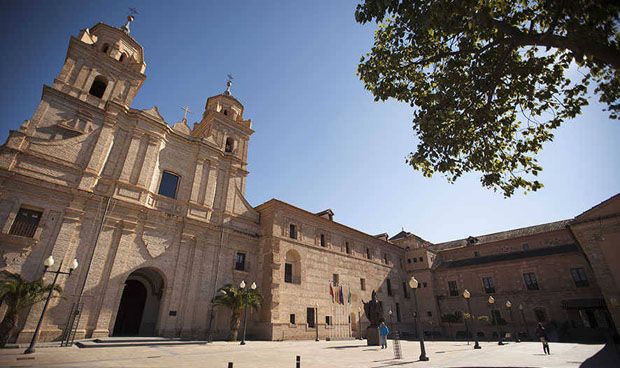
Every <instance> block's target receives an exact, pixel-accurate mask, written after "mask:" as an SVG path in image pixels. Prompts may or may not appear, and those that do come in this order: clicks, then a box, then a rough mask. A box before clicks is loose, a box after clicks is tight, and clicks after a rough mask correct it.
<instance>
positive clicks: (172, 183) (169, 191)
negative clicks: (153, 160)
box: [158, 171, 179, 198]
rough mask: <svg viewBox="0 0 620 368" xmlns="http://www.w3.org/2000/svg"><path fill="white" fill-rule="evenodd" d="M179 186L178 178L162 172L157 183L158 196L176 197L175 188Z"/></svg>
mask: <svg viewBox="0 0 620 368" xmlns="http://www.w3.org/2000/svg"><path fill="white" fill-rule="evenodd" d="M178 186H179V176H178V175H175V174H173V173H171V172H168V171H164V172H163V173H162V174H161V181H160V182H159V192H158V193H159V194H160V195H163V196H165V197H168V198H176V197H177V187H178Z"/></svg>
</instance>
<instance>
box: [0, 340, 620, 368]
mask: <svg viewBox="0 0 620 368" xmlns="http://www.w3.org/2000/svg"><path fill="white" fill-rule="evenodd" d="M401 346H402V352H403V359H400V360H395V359H393V357H394V355H393V350H392V342H391V341H390V346H389V349H387V350H381V349H379V348H378V347H369V346H366V345H365V341H354V340H353V341H329V342H327V341H320V342H314V341H285V342H264V341H249V342H248V343H247V345H245V346H240V345H239V344H238V343H230V342H214V343H210V344H207V345H185V346H146V347H145V346H141V347H114V348H95V349H79V348H77V347H70V348H60V347H41V348H38V349H37V352H36V353H35V354H32V355H23V354H22V352H23V349H0V366H10V367H12V366H16V367H17V366H19V367H205V368H220V367H222V368H227V367H228V362H233V363H234V368H294V367H295V357H296V355H300V356H301V367H302V368H330V367H338V368H347V367H351V368H353V367H355V368H359V367H372V368H387V367H399V368H401V367H402V368H407V367H583V368H588V367H597V368H598V367H620V361H618V360H615V361H614V359H618V357H617V355H615V354H614V353H611V350H610V349H608V348H604V345H600V344H593V345H586V344H567V343H552V344H551V355H544V354H543V351H542V347H541V345H540V344H539V343H534V342H523V343H520V344H514V343H510V344H508V345H505V346H498V345H497V344H495V343H482V349H481V350H473V346H472V345H467V344H466V343H465V342H445V341H444V342H427V343H426V350H427V354H428V356H429V358H430V361H428V362H420V361H418V356H419V354H420V351H419V344H418V343H417V342H415V341H401Z"/></svg>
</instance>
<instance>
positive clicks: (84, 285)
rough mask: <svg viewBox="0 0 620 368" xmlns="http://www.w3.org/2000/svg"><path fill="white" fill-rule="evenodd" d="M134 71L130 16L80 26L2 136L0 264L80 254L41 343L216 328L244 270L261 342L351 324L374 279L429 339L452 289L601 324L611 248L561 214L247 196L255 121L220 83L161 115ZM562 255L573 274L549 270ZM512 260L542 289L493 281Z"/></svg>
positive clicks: (357, 322)
mask: <svg viewBox="0 0 620 368" xmlns="http://www.w3.org/2000/svg"><path fill="white" fill-rule="evenodd" d="M145 70H146V63H145V60H144V52H143V49H142V47H141V46H140V45H139V44H138V43H137V42H136V40H135V39H134V38H133V37H132V36H130V34H129V27H128V25H126V26H124V27H121V28H115V27H112V26H109V25H106V24H103V23H98V24H96V25H95V26H93V27H92V28H90V29H85V30H82V31H81V32H80V33H79V35H78V36H77V37H71V39H70V42H69V48H68V51H67V56H66V59H65V63H64V65H63V67H62V69H61V71H60V73H59V74H58V76H57V77H56V78H55V79H54V82H53V84H52V85H51V86H44V87H43V93H42V97H41V102H40V103H39V106H38V107H37V109H36V111H35V113H34V115H33V116H32V118H31V119H30V120H26V121H25V122H24V123H23V124H22V125H21V127H20V128H19V130H16V131H11V132H10V134H9V137H8V139H7V141H6V143H5V144H4V145H3V146H2V147H1V148H0V227H1V232H0V239H1V240H2V243H1V245H0V269H2V270H7V271H10V272H15V273H19V274H21V275H22V276H23V277H24V278H26V279H30V280H32V279H36V278H39V277H41V276H45V277H46V278H48V277H49V276H46V275H45V274H44V268H43V261H44V260H45V259H46V258H47V257H49V256H50V255H51V256H53V258H54V259H55V260H56V264H55V265H54V267H53V268H54V269H55V268H56V267H58V264H60V263H61V261H62V262H64V264H65V265H67V264H69V263H70V261H71V260H72V259H74V258H75V259H77V260H78V262H79V264H80V266H79V267H78V269H77V270H76V271H75V272H74V273H73V274H72V275H70V276H68V277H61V278H60V285H61V286H62V288H63V290H64V291H63V298H58V299H54V300H53V301H52V303H51V305H50V308H49V309H48V311H47V313H46V318H45V320H44V323H43V328H42V330H41V340H57V339H60V338H62V337H66V336H68V335H72V334H75V338H78V339H79V338H91V337H105V336H166V337H183V338H194V339H222V338H225V337H226V336H227V335H228V333H229V327H228V326H229V323H228V318H229V312H228V311H227V310H225V309H218V308H213V306H212V305H211V300H212V298H213V297H214V296H215V295H216V292H217V290H218V289H219V288H220V287H222V286H224V285H225V284H229V283H230V284H236V285H238V284H239V283H240V282H241V281H245V282H246V283H251V282H256V284H257V285H258V290H259V291H260V292H261V294H262V295H263V297H264V304H263V307H262V308H261V309H260V310H259V311H258V312H256V313H253V314H251V315H250V316H249V320H248V336H250V337H253V338H257V339H266V340H285V339H314V338H315V337H316V336H319V337H320V338H321V339H324V338H328V337H329V338H334V339H336V338H351V337H359V336H363V335H365V328H366V326H367V323H368V322H367V320H366V319H365V317H364V316H363V302H364V301H368V300H369V299H370V298H371V293H372V291H373V290H375V291H377V292H378V295H379V300H380V301H381V303H382V304H383V309H384V311H385V312H386V316H385V318H386V320H388V321H389V322H390V323H392V324H393V325H395V326H396V327H397V328H398V329H399V330H401V331H403V333H405V334H406V333H407V332H410V333H411V334H415V332H414V330H415V328H414V327H416V325H415V322H416V321H417V323H418V324H419V325H420V326H421V330H422V331H424V333H425V334H428V335H430V336H433V335H435V334H439V335H442V336H452V335H457V334H458V333H459V332H462V330H463V329H464V327H463V325H462V322H463V321H462V319H461V322H459V321H458V318H457V320H456V322H454V323H452V324H450V325H449V326H446V318H444V317H445V316H446V315H448V314H453V313H456V312H462V311H463V300H462V298H460V295H461V293H462V291H463V289H464V288H469V289H470V290H469V291H471V293H472V295H473V299H472V301H473V303H472V305H473V307H474V308H475V312H474V314H477V315H480V314H485V313H486V314H488V315H492V316H495V315H496V314H497V313H499V315H497V318H498V320H500V319H502V318H503V319H506V315H505V313H504V314H502V313H500V312H493V308H491V310H489V311H487V310H486V309H485V308H486V305H485V304H484V300H483V299H486V296H487V295H496V296H497V297H498V302H499V301H500V300H499V299H501V302H502V303H503V302H504V299H506V298H508V297H510V298H512V299H513V301H514V303H515V305H518V304H519V303H525V305H526V306H527V308H528V309H527V311H526V312H527V316H526V313H525V312H524V313H523V316H524V319H523V321H524V322H526V323H525V324H526V325H527V323H530V324H532V323H534V322H535V321H537V320H541V318H539V317H541V316H542V315H543V314H541V313H540V312H537V310H540V309H541V308H542V309H543V312H542V313H546V315H550V314H553V316H554V318H555V319H554V321H558V324H559V325H563V323H564V322H567V321H570V320H571V319H574V318H577V317H579V318H580V319H579V320H580V321H583V322H582V323H581V324H579V323H578V324H577V325H574V326H573V325H570V326H569V327H568V329H569V330H571V329H572V330H576V329H584V328H591V329H596V328H599V327H600V328H601V329H604V328H608V329H609V328H613V320H612V319H613V318H617V307H618V306H617V305H615V306H614V304H613V303H614V300H615V301H617V297H618V295H617V293H618V288H617V286H616V285H617V284H615V281H613V277H612V281H613V282H614V284H613V285H612V287H610V286H607V287H606V290H608V293H609V295H607V294H606V295H605V296H603V295H602V292H601V290H600V288H599V286H598V284H597V280H598V278H599V277H600V276H599V274H600V275H607V274H609V272H611V273H612V274H613V273H614V272H617V270H616V269H615V268H617V265H616V266H615V267H614V266H609V264H607V263H605V262H606V261H605V260H606V259H609V257H615V256H614V255H613V254H615V253H613V252H614V250H612V251H611V252H612V255H609V254H604V255H603V256H602V258H601V257H599V256H597V257H598V258H597V257H594V258H596V259H595V260H594V261H593V262H592V261H591V259H590V258H588V257H589V255H588V254H589V253H588V252H589V251H591V252H597V249H602V248H600V247H599V248H596V246H598V245H597V244H598V243H596V244H594V243H593V244H594V245H588V246H587V247H586V248H587V249H589V250H588V251H584V250H583V249H584V248H583V247H584V246H583V244H582V243H584V242H586V243H587V242H590V241H591V239H590V237H587V239H586V238H584V239H585V240H577V238H575V235H574V233H571V229H570V227H567V226H569V225H570V224H571V223H573V222H571V221H567V222H566V223H564V222H563V223H559V224H548V225H545V226H543V225H541V226H539V227H537V230H532V229H530V230H523V231H521V232H519V231H513V232H512V233H510V232H506V233H507V234H504V236H503V237H499V238H498V237H493V236H483V237H478V239H477V240H475V241H473V240H463V241H456V242H450V243H445V244H431V243H429V242H427V241H425V240H423V239H420V238H418V237H416V236H415V235H413V234H410V233H406V232H404V231H403V233H401V234H398V235H397V236H394V237H392V238H391V239H390V238H388V236H387V234H381V235H377V236H373V235H369V234H366V233H364V232H361V231H359V230H356V229H353V228H350V227H347V226H345V225H343V224H340V223H338V222H336V221H334V218H333V216H334V213H333V212H332V211H331V210H325V211H322V212H319V213H312V212H308V211H305V210H303V209H300V208H297V207H295V206H292V205H290V204H287V203H285V202H282V201H279V200H276V199H272V200H270V201H268V202H266V203H263V204H261V205H259V206H257V207H253V206H252V205H250V204H249V203H248V202H247V200H246V199H245V197H244V194H245V190H246V178H247V175H248V167H247V166H248V164H247V161H248V144H249V141H250V137H251V135H252V133H253V130H252V122H251V120H249V119H247V117H246V116H245V115H244V113H245V111H244V106H243V105H242V104H241V103H240V102H239V101H238V100H237V99H236V98H235V97H234V96H233V95H232V93H231V90H230V83H229V85H228V88H227V89H226V90H225V91H224V92H223V93H221V94H218V95H215V96H212V97H209V98H207V101H206V104H205V110H204V113H203V114H202V118H201V120H200V122H199V123H197V124H195V125H194V126H193V127H191V128H190V127H189V126H188V124H187V121H186V119H183V120H182V121H180V122H178V123H176V124H174V125H172V126H170V125H168V124H167V123H166V122H165V120H164V119H163V118H162V116H161V115H160V114H159V112H158V111H157V108H156V107H153V108H151V109H147V110H138V109H134V108H132V107H131V104H132V100H133V98H134V97H135V96H136V94H137V93H138V91H139V89H140V87H141V86H142V84H143V83H144V81H145V79H146V76H145ZM615 198H616V199H614V202H613V205H612V208H613V210H612V211H611V215H609V214H606V216H607V217H606V221H608V222H607V223H608V226H607V225H606V227H605V229H606V230H605V231H606V234H616V235H609V236H608V237H607V239H617V238H613V236H617V234H618V233H620V231H619V230H618V220H617V217H618V214H619V213H620V211H619V210H618V206H617V202H618V200H617V197H615ZM596 218H598V217H596ZM610 221H611V222H610ZM584 226H585V227H584V228H588V229H591V227H588V226H586V225H584ZM528 229H529V228H528ZM508 233H509V234H508ZM571 234H572V235H571ZM584 236H585V235H584ZM588 236H589V235H588ZM526 238H527V239H530V240H527V239H526ZM523 239H526V240H523ZM536 239H538V240H536ZM612 241H615V240H612ZM472 242H473V243H472ZM524 242H527V243H528V248H527V249H525V248H524V246H523V243H524ZM519 247H521V248H519ZM474 248H475V249H476V250H475V251H474V250H473V249H474ZM545 249H546V250H545ZM549 249H550V250H549ZM605 249H609V247H607V248H605ZM472 252H479V253H480V254H477V255H475V254H473V253H472ZM531 252H534V253H531ZM470 253H471V254H470ZM500 253H501V254H500ZM516 253H519V254H521V253H523V254H525V255H523V254H521V255H520V256H518V255H515V254H516ZM498 255H500V257H498ZM501 255H503V257H504V258H502V257H501ZM485 257H486V258H485ZM489 257H490V258H489ZM472 259H473V260H472ZM412 260H415V262H413V261H412ZM468 260H469V261H468ZM481 260H482V261H481ZM558 264H561V265H562V267H563V269H564V268H565V269H566V272H567V273H566V274H563V276H562V277H559V276H558V277H555V276H553V275H549V276H548V277H547V275H546V273H548V272H550V268H549V266H553V267H557V266H558ZM599 265H600V266H599ZM604 265H607V266H605V267H607V268H606V269H605V268H604V267H603V266H604ZM500 266H501V267H504V270H503V271H501V270H500V269H501V267H500ZM498 267H500V268H498ZM573 270H577V271H573ZM601 270H603V271H601ZM604 270H607V271H604ZM509 271H514V272H517V276H518V277H517V278H518V279H519V280H520V279H521V277H522V276H521V274H534V276H531V277H534V279H535V280H536V281H538V282H539V283H540V285H537V287H538V288H539V289H537V290H543V291H544V290H545V288H551V289H553V293H544V292H540V293H538V294H536V295H538V296H535V295H533V294H531V293H530V292H535V291H537V290H532V289H528V288H531V287H532V286H531V285H530V284H528V283H527V282H526V283H525V284H524V283H519V282H517V281H514V280H512V279H510V280H509V279H506V281H505V282H504V281H499V279H503V278H505V277H506V275H507V274H509ZM605 272H607V273H605ZM412 275H415V276H416V278H418V279H419V280H420V281H421V283H420V285H421V286H420V288H419V289H418V291H417V295H418V301H419V307H420V312H419V314H418V315H416V314H414V313H413V309H414V302H413V298H412V291H411V289H410V288H408V286H407V284H406V282H407V280H408V279H409V278H410V277H411V276H412ZM495 275H496V276H495ZM571 275H572V276H571ZM582 276H583V278H584V279H585V280H586V281H583V280H582V279H581V277H582ZM489 277H491V281H490V282H491V284H492V285H489V281H488V278H489ZM493 277H496V279H495V280H493V279H492V278H493ZM528 277H529V278H528V279H527V280H530V281H532V278H531V277H530V276H528ZM536 277H538V279H536ZM571 277H572V278H571ZM541 278H545V279H548V280H549V281H545V282H542V281H541V280H540V279H541ZM484 280H487V281H484ZM571 280H572V281H571ZM579 280H582V282H581V284H579V282H578V281H579ZM571 282H572V284H571ZM584 282H587V283H588V284H587V286H584ZM606 282H609V280H606ZM455 283H456V284H455ZM493 283H495V284H497V285H496V286H497V287H498V288H497V290H495V289H493V288H489V286H494V285H495V284H493ZM530 283H531V282H530ZM575 283H577V284H578V286H575ZM474 285H475V286H474ZM480 285H482V286H480ZM499 285H506V286H505V287H504V286H501V287H500V286H499ZM508 285H510V287H508ZM614 287H615V289H614ZM551 289H547V291H549V290H551ZM489 291H492V292H489ZM502 293H505V294H502ZM528 293H529V294H528ZM614 293H615V294H614ZM539 298H540V300H538V299H539ZM613 298H616V299H613ZM534 299H537V300H538V301H537V302H536V303H534V302H533V300H534ZM41 308H42V306H41V305H36V306H34V307H33V308H31V310H29V311H25V312H24V313H23V315H22V316H21V317H22V318H20V322H19V326H18V331H17V333H16V335H15V336H14V339H15V340H16V341H19V342H24V341H28V340H29V339H30V338H31V337H32V334H33V332H34V328H35V326H36V323H37V321H38V318H39V316H40V314H41ZM536 308H538V309H536ZM494 309H498V308H494ZM610 310H611V315H612V316H613V318H611V317H610ZM388 311H390V312H391V313H388ZM1 314H3V310H2V309H1V307H0V315H1ZM456 314H458V313H456ZM575 316H577V317H575ZM415 317H419V318H417V319H416V318H415ZM526 317H527V318H526ZM550 320H551V318H548V319H546V320H545V319H544V318H543V319H542V321H543V322H545V321H547V322H549V321H550ZM509 322H511V321H509ZM512 322H513V321H512ZM459 323H461V324H459ZM619 324H620V323H619V321H618V320H616V325H619ZM593 325H595V326H594V327H593ZM512 326H515V328H516V323H514V322H513V323H512ZM478 329H479V330H481V331H487V333H488V334H491V333H492V331H493V330H494V327H493V325H491V324H489V325H488V326H486V325H484V326H482V325H481V326H479V327H478ZM521 330H523V328H521ZM521 332H522V331H521Z"/></svg>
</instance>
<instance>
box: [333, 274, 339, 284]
mask: <svg viewBox="0 0 620 368" xmlns="http://www.w3.org/2000/svg"><path fill="white" fill-rule="evenodd" d="M332 282H333V284H334V286H338V283H339V282H340V275H338V274H337V273H335V274H333V275H332Z"/></svg>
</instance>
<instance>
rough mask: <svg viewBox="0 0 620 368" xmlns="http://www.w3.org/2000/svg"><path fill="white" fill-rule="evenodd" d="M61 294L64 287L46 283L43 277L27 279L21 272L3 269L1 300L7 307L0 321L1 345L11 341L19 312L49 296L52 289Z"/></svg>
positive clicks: (1, 275)
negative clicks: (11, 334) (33, 279)
mask: <svg viewBox="0 0 620 368" xmlns="http://www.w3.org/2000/svg"><path fill="white" fill-rule="evenodd" d="M52 289H53V290H54V291H56V292H58V293H59V294H60V293H61V292H62V288H61V287H60V286H58V285H55V286H54V287H53V288H52V285H51V284H45V282H44V281H43V278H40V279H38V280H35V281H26V280H24V279H23V278H22V277H21V276H20V275H19V274H16V273H12V272H8V271H2V272H1V273H0V301H2V304H6V306H7V309H6V313H5V314H4V318H3V319H2V322H0V347H4V346H5V345H6V343H7V342H8V341H9V336H10V333H11V330H13V329H14V328H15V325H16V324H17V317H18V315H19V312H20V311H22V310H23V309H26V308H28V307H30V306H32V305H34V304H36V303H38V302H41V301H43V300H45V299H46V298H47V294H48V293H49V292H50V290H52Z"/></svg>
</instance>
